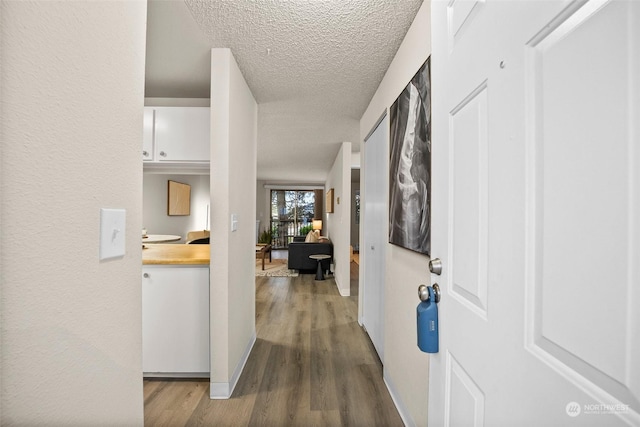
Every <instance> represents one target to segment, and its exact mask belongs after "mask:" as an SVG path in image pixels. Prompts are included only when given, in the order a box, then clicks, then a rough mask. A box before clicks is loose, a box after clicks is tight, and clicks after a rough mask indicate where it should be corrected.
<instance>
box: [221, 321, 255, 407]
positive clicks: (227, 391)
mask: <svg viewBox="0 0 640 427" xmlns="http://www.w3.org/2000/svg"><path fill="white" fill-rule="evenodd" d="M255 343H256V333H255V332H254V333H253V336H252V337H251V339H250V340H249V343H248V344H247V347H246V348H245V349H244V353H243V354H242V358H241V359H240V361H239V362H238V364H237V365H236V369H235V370H234V371H233V375H231V379H230V381H229V382H228V383H214V382H213V381H212V382H211V383H210V387H209V398H210V399H229V398H230V397H231V395H232V394H233V390H234V389H235V388H236V385H237V384H238V380H239V379H240V375H241V374H242V370H243V369H244V366H245V365H246V364H247V360H248V359H249V355H250V354H251V350H252V349H253V345H254V344H255Z"/></svg>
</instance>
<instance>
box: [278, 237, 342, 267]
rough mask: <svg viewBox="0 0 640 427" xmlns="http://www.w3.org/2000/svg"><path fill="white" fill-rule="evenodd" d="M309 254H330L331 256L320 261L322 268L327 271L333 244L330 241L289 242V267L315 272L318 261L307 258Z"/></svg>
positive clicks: (329, 265)
mask: <svg viewBox="0 0 640 427" xmlns="http://www.w3.org/2000/svg"><path fill="white" fill-rule="evenodd" d="M309 255H331V258H329V259H323V260H322V261H320V262H321V264H322V270H324V271H325V272H327V271H329V270H330V268H331V260H333V244H332V243H331V242H328V243H305V242H295V241H294V242H291V243H289V262H288V265H289V269H290V270H308V271H312V272H315V271H316V269H317V268H318V261H316V260H315V259H311V258H309Z"/></svg>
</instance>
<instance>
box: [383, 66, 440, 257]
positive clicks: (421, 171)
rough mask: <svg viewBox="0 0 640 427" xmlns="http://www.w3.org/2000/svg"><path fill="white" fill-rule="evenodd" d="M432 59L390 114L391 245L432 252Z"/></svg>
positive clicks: (400, 97) (417, 75)
mask: <svg viewBox="0 0 640 427" xmlns="http://www.w3.org/2000/svg"><path fill="white" fill-rule="evenodd" d="M430 61H431V58H428V59H427V61H426V62H425V63H424V65H423V66H422V67H421V68H420V70H419V71H418V72H417V73H416V75H415V76H413V78H412V79H411V82H409V84H408V85H407V87H406V88H405V89H404V90H403V91H402V93H401V94H400V96H398V99H396V102H394V103H393V105H392V106H391V110H390V112H389V116H390V120H391V136H390V143H391V149H390V160H389V243H393V244H395V245H398V246H402V247H404V248H407V249H410V250H412V251H416V252H419V253H422V254H427V255H430V252H431V218H430V217H431V73H430Z"/></svg>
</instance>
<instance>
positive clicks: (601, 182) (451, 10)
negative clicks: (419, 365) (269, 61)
mask: <svg viewBox="0 0 640 427" xmlns="http://www.w3.org/2000/svg"><path fill="white" fill-rule="evenodd" d="M432 23H433V39H432V40H433V42H432V46H433V59H432V63H433V69H432V87H433V88H434V91H433V98H432V99H433V108H432V111H433V138H432V139H433V141H434V143H433V147H432V149H433V166H432V167H433V176H434V180H433V183H434V188H433V199H432V200H433V213H432V215H433V216H432V222H433V224H434V227H433V236H432V238H433V241H432V248H433V257H434V258H435V257H439V258H441V259H442V262H443V266H444V267H443V273H442V275H441V276H433V277H434V279H437V281H438V282H440V283H439V284H440V285H441V290H442V299H441V302H440V306H439V313H440V353H439V354H437V355H433V356H431V359H430V360H431V364H430V375H429V378H430V392H429V422H430V425H503V424H508V425H607V426H609V425H611V426H615V425H640V415H639V412H640V370H639V369H638V366H639V365H638V362H637V361H638V360H640V310H639V309H638V308H637V307H638V306H639V305H640V295H639V294H640V292H639V291H638V284H640V262H638V260H640V175H639V172H638V170H639V168H640V148H639V144H638V142H639V141H638V139H639V135H640V53H639V52H640V32H639V26H640V2H633V1H615V0H614V1H579V2H564V1H562V2H561V1H552V2H537V1H518V2H507V1H499V0H486V1H461V0H457V1H438V0H435V1H434V2H433V3H432ZM578 412H579V413H578Z"/></svg>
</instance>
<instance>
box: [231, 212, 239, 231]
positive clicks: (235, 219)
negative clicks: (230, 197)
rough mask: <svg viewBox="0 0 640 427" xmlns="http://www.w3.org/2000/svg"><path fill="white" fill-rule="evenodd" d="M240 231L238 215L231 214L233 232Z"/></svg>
mask: <svg viewBox="0 0 640 427" xmlns="http://www.w3.org/2000/svg"><path fill="white" fill-rule="evenodd" d="M237 230H238V214H231V231H237Z"/></svg>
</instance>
